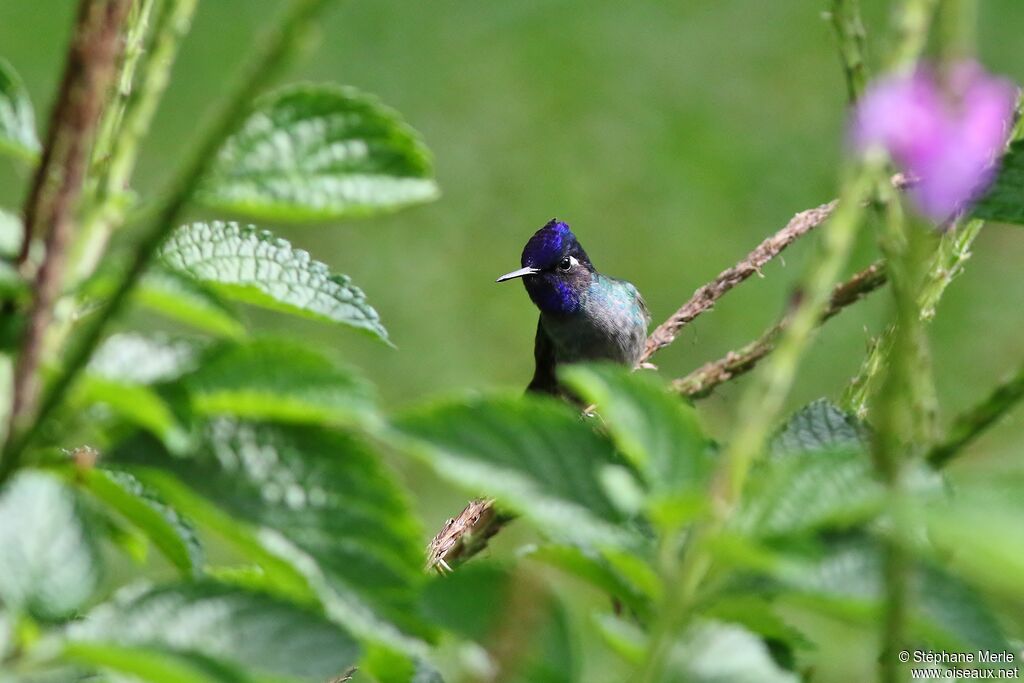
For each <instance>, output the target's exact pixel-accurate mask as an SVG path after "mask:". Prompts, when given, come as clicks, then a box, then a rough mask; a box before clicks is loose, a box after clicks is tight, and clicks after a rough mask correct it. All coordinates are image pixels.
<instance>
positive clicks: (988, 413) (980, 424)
mask: <svg viewBox="0 0 1024 683" xmlns="http://www.w3.org/2000/svg"><path fill="white" fill-rule="evenodd" d="M1022 398H1024V367H1021V368H1020V369H1019V370H1018V371H1017V374H1016V375H1014V376H1013V377H1011V378H1010V379H1008V380H1007V381H1005V382H1003V383H1002V384H1000V385H999V386H997V387H996V388H995V390H993V391H992V393H991V394H989V395H988V396H987V397H986V398H985V400H984V401H982V402H981V403H979V404H978V405H976V406H974V407H973V408H971V409H970V410H968V411H967V412H966V413H964V414H962V415H960V416H959V417H958V418H957V419H956V420H954V422H953V426H952V427H950V429H949V432H948V433H947V435H946V439H945V440H944V441H943V442H942V443H940V444H938V445H936V446H935V447H934V448H932V450H931V451H930V452H929V453H928V462H930V463H931V464H932V465H933V466H935V467H937V468H938V467H945V466H946V465H947V464H949V462H950V461H951V460H952V459H953V458H954V457H956V456H957V455H958V454H959V453H960V452H961V451H962V449H963V447H964V446H966V445H967V444H969V443H970V442H971V441H973V440H974V439H976V438H978V436H980V435H981V434H982V432H984V431H985V430H986V429H988V428H989V427H991V426H992V425H993V424H995V423H996V422H997V421H998V420H999V418H1001V417H1002V416H1003V415H1005V414H1006V413H1007V412H1009V410H1010V409H1011V408H1013V407H1014V406H1015V405H1017V403H1018V402H1019V401H1020V400H1021V399H1022Z"/></svg>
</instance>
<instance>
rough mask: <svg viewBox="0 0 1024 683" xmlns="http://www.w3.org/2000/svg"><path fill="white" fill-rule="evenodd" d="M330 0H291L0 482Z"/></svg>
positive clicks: (0, 468)
mask: <svg viewBox="0 0 1024 683" xmlns="http://www.w3.org/2000/svg"><path fill="white" fill-rule="evenodd" d="M329 2H330V0H292V2H291V3H290V4H289V6H288V8H287V10H286V11H285V16H284V19H283V20H282V21H281V22H280V23H279V24H277V26H278V28H277V29H276V30H275V31H274V32H273V34H272V35H271V36H270V37H269V38H268V39H265V40H264V41H261V44H262V49H261V50H260V52H259V53H258V54H257V55H256V56H255V58H254V59H253V60H252V61H251V62H250V63H249V65H248V68H247V69H246V71H245V72H244V74H243V76H242V78H241V79H240V80H239V81H238V83H237V84H236V86H235V88H234V89H233V90H232V91H231V93H230V94H229V96H228V97H227V99H226V101H225V103H224V106H223V107H222V108H221V109H220V110H219V111H218V113H217V116H216V117H215V118H214V119H213V123H212V125H211V126H210V128H209V129H208V130H207V132H206V133H205V135H203V136H202V137H201V139H200V143H199V145H198V147H197V148H196V151H195V153H194V154H193V155H192V156H191V157H190V158H189V160H188V161H187V162H186V163H185V164H184V165H183V166H182V167H181V169H180V170H179V172H178V174H177V175H176V176H175V177H174V181H173V182H172V184H171V189H170V190H169V191H168V192H167V193H166V194H165V195H164V199H163V200H162V201H161V202H160V203H159V205H158V206H157V207H156V209H155V210H154V212H153V218H152V219H151V220H150V221H149V222H148V223H147V225H146V228H145V230H144V232H143V235H142V237H141V238H140V241H139V242H138V245H137V246H136V249H135V253H134V254H133V255H132V257H131V260H130V262H129V264H128V267H127V269H126V270H124V271H123V272H122V273H121V274H120V277H119V280H118V283H117V285H116V287H115V288H114V292H113V294H112V295H111V296H110V298H109V299H107V300H106V301H104V302H103V304H102V305H101V306H100V307H99V308H98V309H97V310H96V311H94V312H93V314H92V315H91V316H90V318H89V320H88V322H87V324H86V327H85V329H84V330H83V331H82V334H81V338H80V339H79V342H78V343H77V344H75V345H73V346H72V347H71V348H70V350H69V351H68V352H67V354H66V359H65V363H64V368H63V369H62V371H61V372H60V374H59V375H58V376H57V378H56V379H55V380H54V381H53V383H52V385H51V386H50V387H49V388H48V391H47V392H46V394H45V396H44V397H43V400H42V401H41V403H40V407H39V411H38V412H37V414H36V416H35V419H34V420H33V421H32V423H31V424H30V426H29V427H28V428H26V429H24V430H21V431H19V432H14V431H12V432H11V433H10V434H9V435H8V438H7V443H6V445H5V448H4V453H3V458H2V459H0V483H2V482H3V481H4V480H5V479H6V478H7V477H9V476H10V475H11V473H12V472H13V471H14V470H15V468H16V467H17V466H18V463H19V460H20V458H21V454H22V452H23V451H24V449H25V447H26V446H27V445H28V444H29V443H30V442H31V440H32V439H33V438H34V437H35V436H36V433H37V432H38V430H39V428H40V426H41V425H42V423H43V422H44V421H45V420H46V418H48V417H49V416H50V414H51V413H52V412H53V411H54V410H55V409H56V408H57V407H58V406H59V405H60V403H61V401H62V400H63V398H64V396H65V393H66V391H67V390H68V389H69V388H70V386H71V384H72V382H73V381H74V380H75V379H76V378H77V376H78V373H79V372H81V370H82V368H84V367H85V364H86V362H87V361H88V360H89V357H90V356H91V355H92V352H93V350H94V349H95V348H96V346H97V345H98V344H99V342H100V340H101V339H102V338H103V333H104V332H105V331H106V329H107V325H108V324H109V323H110V321H111V320H112V319H113V318H114V317H115V316H116V315H117V314H118V313H119V312H120V310H121V308H122V306H123V305H124V304H125V302H126V301H127V299H128V295H129V294H130V293H131V291H132V288H133V287H134V286H135V284H136V282H138V280H139V278H140V277H141V276H142V274H143V273H144V272H145V270H146V267H147V266H148V265H149V262H150V260H151V259H152V257H153V255H154V254H155V253H156V250H157V249H158V248H159V246H160V244H161V243H162V242H163V241H164V239H165V238H166V237H167V235H168V234H169V233H170V232H171V230H173V229H174V228H175V227H176V226H177V225H178V221H179V218H180V216H181V212H182V210H183V209H184V208H185V205H186V204H188V202H189V200H190V199H191V198H192V196H193V194H194V193H195V190H196V188H197V187H198V186H199V183H200V181H201V180H202V178H203V176H204V174H205V172H206V170H207V168H208V167H209V165H210V163H212V161H213V159H214V156H215V154H216V152H217V150H218V148H219V147H220V145H221V144H222V143H223V141H224V140H225V139H226V138H227V137H228V135H230V134H231V132H232V131H233V130H234V127H235V126H236V125H237V124H238V122H239V121H240V120H241V119H242V118H243V117H244V116H245V114H246V113H247V112H248V110H249V107H250V105H251V103H252V100H253V99H254V98H255V97H256V95H258V94H259V93H260V92H262V91H263V90H264V89H265V88H266V87H267V86H268V85H269V84H270V83H271V82H272V81H273V80H274V78H276V77H277V75H278V74H279V73H280V71H281V70H282V69H283V67H284V66H285V65H286V64H287V63H289V62H290V61H291V57H293V56H294V53H295V52H296V51H297V49H298V48H300V47H301V46H302V44H303V43H304V42H305V40H304V39H305V38H306V36H307V33H308V31H309V30H310V29H311V28H313V26H314V25H315V21H314V20H315V19H316V17H317V16H318V15H319V14H320V13H321V12H322V11H323V10H324V9H325V8H326V6H327V4H328V3H329Z"/></svg>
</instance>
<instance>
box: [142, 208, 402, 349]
mask: <svg viewBox="0 0 1024 683" xmlns="http://www.w3.org/2000/svg"><path fill="white" fill-rule="evenodd" d="M160 256H161V258H162V260H163V262H164V264H165V265H166V266H167V267H168V268H170V269H171V270H173V271H176V272H179V273H182V274H185V275H188V276H190V277H193V278H195V279H197V280H199V281H200V282H204V283H206V285H207V286H209V287H210V288H211V289H213V290H214V291H215V292H217V293H218V294H220V295H221V296H223V297H225V298H227V299H231V300H234V301H240V302H242V303H247V304H252V305H254V306H262V307H264V308H269V309H272V310H277V311H282V312H285V313H291V314H295V315H301V316H305V317H308V318H314V319H318V320H328V321H332V322H337V323H343V324H345V325H350V326H352V327H355V328H357V329H360V330H364V331H366V332H369V333H370V334H372V335H374V336H376V337H379V338H380V339H382V340H384V341H387V336H388V335H387V330H385V329H384V327H383V325H381V323H380V316H378V315H377V311H375V310H374V309H373V307H371V306H370V305H369V304H368V303H366V297H365V296H364V295H363V291H362V290H361V289H359V288H358V287H356V286H355V285H353V284H352V282H351V280H350V279H349V278H348V276H346V275H332V274H331V273H330V271H329V269H328V268H327V266H326V265H325V264H323V263H321V262H320V261H314V260H313V259H312V258H310V256H309V254H308V253H306V252H305V251H302V250H301V249H295V248H293V247H292V245H291V244H289V243H288V242H287V241H285V240H283V239H279V238H276V237H274V236H273V235H271V234H270V233H269V232H267V231H265V230H257V229H256V228H255V227H253V226H251V225H250V226H242V225H239V224H238V223H223V222H221V221H213V222H212V223H191V224H189V225H183V226H182V227H180V228H178V229H177V230H175V231H174V232H173V233H171V236H170V237H169V238H168V239H167V241H166V242H165V243H164V245H163V247H161V250H160Z"/></svg>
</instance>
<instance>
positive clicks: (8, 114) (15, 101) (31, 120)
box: [0, 59, 39, 161]
mask: <svg viewBox="0 0 1024 683" xmlns="http://www.w3.org/2000/svg"><path fill="white" fill-rule="evenodd" d="M0 152H8V153H10V154H12V155H14V156H16V157H18V158H20V159H25V160H28V161H32V160H35V158H36V157H37V156H39V138H37V137H36V121H35V114H34V113H33V112H32V101H31V100H29V97H28V92H27V91H26V90H25V84H24V83H22V81H21V78H20V77H19V76H18V74H17V73H16V72H15V71H14V69H13V68H11V65H10V64H8V63H7V62H6V61H4V60H3V59H0Z"/></svg>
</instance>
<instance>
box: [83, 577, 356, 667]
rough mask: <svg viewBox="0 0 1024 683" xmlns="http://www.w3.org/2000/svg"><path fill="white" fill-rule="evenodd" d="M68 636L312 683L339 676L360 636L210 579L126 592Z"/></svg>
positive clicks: (352, 660) (352, 658)
mask: <svg viewBox="0 0 1024 683" xmlns="http://www.w3.org/2000/svg"><path fill="white" fill-rule="evenodd" d="M67 638H68V640H69V641H70V642H71V643H90V642H96V643H100V644H105V643H113V644H118V645H122V646H126V645H137V646H142V647H152V648H157V649H165V650H166V651H167V652H169V653H179V654H181V655H186V656H194V655H199V656H200V657H203V658H207V659H208V660H209V661H213V662H223V664H225V665H227V667H232V668H235V669H237V670H240V671H245V672H246V673H247V674H249V675H251V676H252V677H253V678H256V677H260V678H264V679H272V680H287V681H309V682H310V683H322V681H324V680H326V679H328V678H331V677H333V676H337V675H339V674H341V673H342V672H344V671H345V670H347V669H348V668H349V667H351V666H353V665H354V664H355V663H356V662H357V661H358V659H359V655H360V647H359V645H358V643H357V642H356V641H355V639H354V638H353V637H352V636H351V635H350V634H349V633H347V632H346V631H344V630H343V629H341V628H339V627H338V626H337V625H335V624H332V623H331V622H329V621H328V620H327V619H325V618H324V617H323V616H322V615H320V614H317V613H315V612H310V611H307V610H305V609H302V608H299V607H296V606H295V605H292V604H290V603H287V602H283V601H281V600H277V599H275V598H272V597H270V596H267V595H264V594H261V593H252V592H249V591H245V590H242V589H240V588H237V587H234V586H227V585H223V584H218V583H215V582H211V581H202V582H198V583H187V584H178V585H168V586H160V587H156V588H152V589H145V590H143V591H141V592H140V591H139V590H138V589H125V590H124V591H122V592H120V593H119V594H118V595H117V596H115V598H114V600H113V601H112V602H109V603H106V604H103V605H100V606H99V607H97V608H95V609H94V610H92V611H91V612H90V613H89V614H88V615H87V616H86V617H85V619H84V620H82V621H81V622H78V623H75V624H73V625H71V626H70V627H69V628H68V631H67ZM148 680H165V679H160V678H154V679H148ZM179 680H181V679H179ZM188 680H191V679H188ZM213 680H220V679H217V678H215V679H213Z"/></svg>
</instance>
